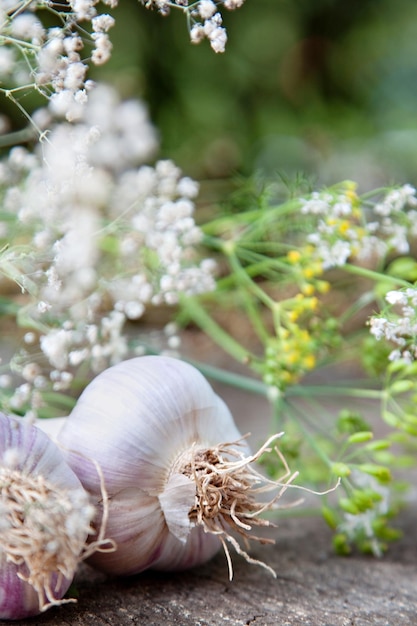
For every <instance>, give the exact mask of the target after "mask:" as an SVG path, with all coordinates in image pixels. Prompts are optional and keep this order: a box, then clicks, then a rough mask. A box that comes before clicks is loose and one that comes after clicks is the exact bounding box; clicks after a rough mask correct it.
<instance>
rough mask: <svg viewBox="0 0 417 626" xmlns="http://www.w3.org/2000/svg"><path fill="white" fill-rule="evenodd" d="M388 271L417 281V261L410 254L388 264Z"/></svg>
mask: <svg viewBox="0 0 417 626" xmlns="http://www.w3.org/2000/svg"><path fill="white" fill-rule="evenodd" d="M386 272H387V274H389V275H390V276H395V278H402V279H403V280H409V281H410V282H415V281H416V280H417V262H416V261H415V259H413V258H412V257H410V256H403V257H399V258H398V259H394V261H392V262H391V263H390V264H389V265H388V267H387V269H386Z"/></svg>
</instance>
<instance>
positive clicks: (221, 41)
mask: <svg viewBox="0 0 417 626" xmlns="http://www.w3.org/2000/svg"><path fill="white" fill-rule="evenodd" d="M243 2H244V0H197V2H193V3H192V4H191V5H189V4H188V0H142V3H143V4H145V6H146V7H148V8H149V7H155V8H157V9H158V11H160V12H161V13H162V15H168V14H169V12H170V9H171V8H177V9H181V10H182V11H183V12H184V13H185V14H186V16H187V22H188V25H189V31H190V38H191V42H192V43H200V41H202V40H203V39H208V40H209V42H210V46H211V48H212V49H213V50H214V52H224V51H225V47H226V43H227V32H226V29H225V28H224V26H223V18H222V15H221V13H220V11H219V5H223V7H224V8H225V9H228V10H229V11H232V10H234V9H238V8H240V7H241V6H242V5H243Z"/></svg>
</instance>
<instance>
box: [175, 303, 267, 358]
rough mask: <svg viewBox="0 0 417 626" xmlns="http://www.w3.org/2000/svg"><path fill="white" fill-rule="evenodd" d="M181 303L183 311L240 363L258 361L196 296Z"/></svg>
mask: <svg viewBox="0 0 417 626" xmlns="http://www.w3.org/2000/svg"><path fill="white" fill-rule="evenodd" d="M181 305H182V310H183V312H184V313H185V314H186V315H187V316H188V317H189V318H190V319H191V320H193V321H194V322H195V323H196V324H197V325H198V326H199V327H200V328H201V329H202V330H203V331H204V332H205V333H206V334H207V335H208V336H209V337H211V338H212V339H213V340H214V341H215V342H216V343H217V344H218V345H220V346H221V347H222V348H223V350H225V351H226V352H227V353H228V354H230V355H231V356H233V357H234V358H235V359H236V360H237V361H238V362H239V363H247V362H253V361H256V357H255V355H253V354H251V353H250V352H249V350H246V348H244V347H243V346H242V345H241V344H240V343H238V342H237V341H235V339H233V337H232V336H231V335H230V334H229V333H228V332H226V331H225V330H224V329H223V328H222V327H221V326H219V324H217V322H215V321H214V319H213V318H212V317H211V316H210V315H209V314H208V313H207V312H206V311H205V309H204V307H203V306H201V304H200V303H199V302H198V300H197V299H196V298H182V299H181Z"/></svg>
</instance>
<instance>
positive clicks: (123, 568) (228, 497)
mask: <svg viewBox="0 0 417 626" xmlns="http://www.w3.org/2000/svg"><path fill="white" fill-rule="evenodd" d="M233 442H234V443H233ZM58 443H59V444H60V445H61V447H62V450H63V453H64V455H65V457H66V459H67V461H68V462H69V464H70V465H71V467H72V468H73V469H74V471H75V472H76V473H77V475H78V477H79V478H80V480H81V482H82V484H83V486H84V487H85V489H86V490H87V491H88V492H89V493H90V494H92V496H93V499H94V500H95V503H96V504H97V506H99V504H100V498H101V494H100V485H99V482H98V480H97V473H96V471H95V468H94V465H93V464H92V463H91V460H92V459H94V461H95V462H97V464H98V465H99V466H100V468H101V471H102V474H103V480H104V483H105V486H106V491H107V493H108V496H109V510H108V520H107V525H106V528H107V534H108V536H109V537H111V538H112V539H113V540H114V541H115V543H116V546H117V549H116V551H114V552H113V553H107V554H100V553H95V554H94V555H93V556H92V557H91V559H90V563H91V564H92V565H94V566H96V567H98V568H100V569H102V570H104V571H106V572H109V573H112V574H122V575H127V574H133V573H137V572H140V571H142V570H145V569H146V568H154V569H165V570H175V569H182V568H188V567H192V566H195V565H197V564H200V563H203V562H204V561H206V560H208V559H209V558H211V557H212V556H213V555H214V553H215V552H216V551H217V550H218V549H219V547H220V546H221V545H223V547H224V548H225V551H226V555H227V557H228V561H229V567H230V573H232V572H231V565H230V558H229V553H228V550H227V547H226V541H228V542H231V543H232V545H233V546H234V547H235V548H236V549H237V550H238V551H239V552H240V553H241V554H244V555H245V556H246V557H247V559H248V560H252V559H250V557H249V556H248V555H247V554H246V553H245V552H244V551H243V550H242V549H241V548H240V547H239V544H238V542H237V541H236V539H235V538H234V536H233V535H234V533H235V531H237V533H239V534H240V535H241V536H243V537H244V539H245V542H246V539H247V538H248V537H249V531H250V530H251V526H252V525H268V522H267V521H266V520H262V519H258V518H257V517H256V514H257V512H258V511H260V510H263V509H264V508H266V507H265V506H264V505H262V504H258V503H256V502H255V499H254V494H255V493H256V492H257V491H259V490H260V489H259V487H256V486H255V485H257V484H259V482H260V481H261V478H262V477H261V476H260V475H259V474H257V473H256V472H255V471H254V470H252V468H249V467H248V465H249V463H250V462H252V461H253V460H255V459H256V458H257V457H253V456H252V457H251V456H249V457H248V458H246V457H245V454H246V455H248V454H249V449H248V446H247V444H246V442H245V441H244V439H243V438H242V437H241V435H240V433H239V431H238V430H237V428H236V426H235V424H234V422H233V418H232V416H231V414H230V412H229V410H228V408H227V407H226V405H225V404H224V402H223V401H222V400H221V399H220V398H219V397H218V396H217V395H216V394H215V393H214V391H213V390H212V388H211V386H210V385H209V383H208V382H207V381H206V379H205V378H204V377H203V376H202V374H201V373H200V372H199V371H198V370H197V369H195V368H194V367H193V366H191V365H189V364H187V363H185V362H183V361H180V360H178V359H174V358H169V357H163V356H143V357H138V358H135V359H131V360H128V361H124V362H122V363H119V364H117V365H115V366H113V367H111V368H109V369H107V370H105V371H104V372H102V373H101V374H99V375H98V376H97V377H96V378H95V379H94V380H93V381H92V382H91V383H90V384H89V385H88V386H87V387H86V389H85V390H84V392H83V393H82V394H81V396H80V399H79V400H78V402H77V404H76V406H75V408H74V409H73V411H72V413H71V414H70V415H69V417H68V418H67V419H66V420H65V423H64V426H63V428H62V430H61V432H60V433H59V435H58ZM263 450H264V448H263V449H262V450H261V452H262V451H263ZM274 487H275V485H274ZM255 538H256V537H255ZM261 541H262V542H267V540H265V539H262V540H261Z"/></svg>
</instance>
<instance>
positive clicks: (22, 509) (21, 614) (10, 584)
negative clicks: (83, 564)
mask: <svg viewBox="0 0 417 626" xmlns="http://www.w3.org/2000/svg"><path fill="white" fill-rule="evenodd" d="M94 513H95V512H94V508H93V507H92V506H91V504H90V502H89V497H88V495H87V493H86V491H85V490H84V489H83V487H82V485H81V483H80V481H79V479H78V478H77V477H76V475H75V473H74V472H73V471H72V469H71V468H70V467H69V466H68V464H67V463H66V462H65V460H64V458H63V456H62V454H61V452H60V450H59V449H58V447H57V446H56V445H55V444H54V443H52V441H50V439H49V438H48V436H47V435H46V434H45V433H43V432H41V431H40V430H39V429H37V428H36V427H35V426H33V425H31V424H29V423H27V422H26V421H25V420H21V419H20V420H19V419H14V418H11V417H8V416H6V415H4V414H1V413H0V619H10V620H15V619H22V618H26V617H30V616H33V615H37V614H38V613H40V612H41V611H44V610H46V609H47V608H49V607H50V606H52V605H57V604H62V603H63V602H69V601H71V600H63V599H62V598H63V596H64V594H65V592H66V591H67V589H68V587H69V586H70V584H71V582H72V579H73V576H74V573H75V570H76V568H77V565H78V562H79V559H80V555H81V554H82V552H83V549H84V546H85V543H86V540H87V536H88V534H89V533H90V532H91V526H90V523H91V520H92V518H93V517H94Z"/></svg>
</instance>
